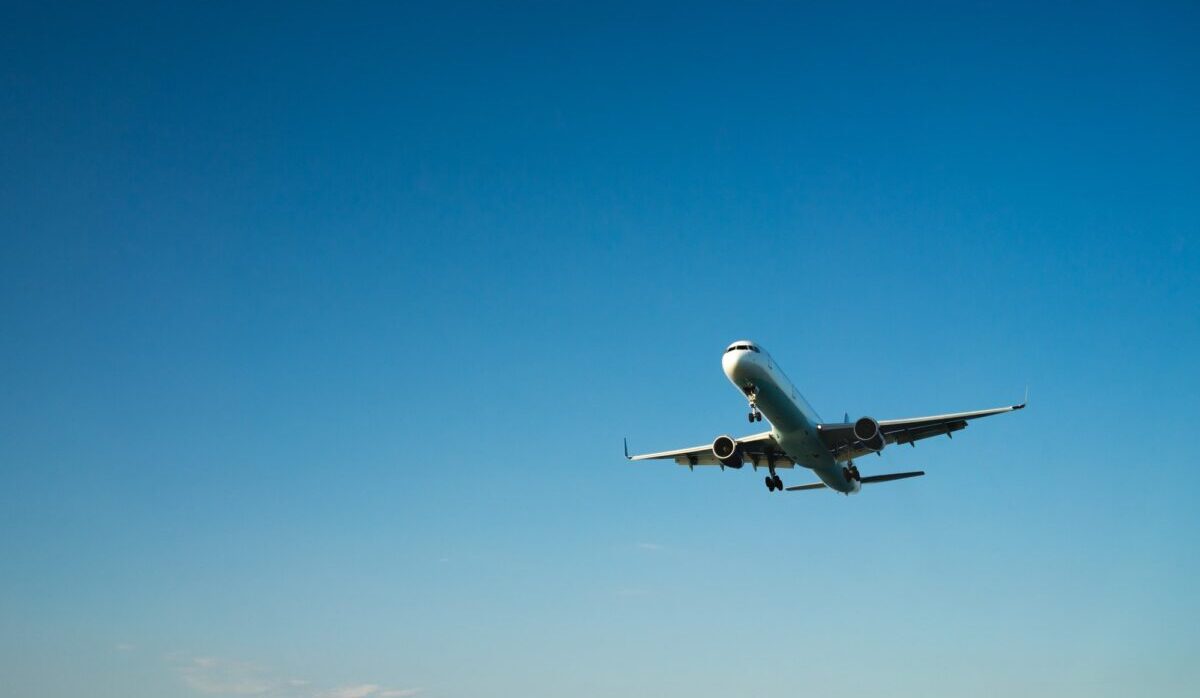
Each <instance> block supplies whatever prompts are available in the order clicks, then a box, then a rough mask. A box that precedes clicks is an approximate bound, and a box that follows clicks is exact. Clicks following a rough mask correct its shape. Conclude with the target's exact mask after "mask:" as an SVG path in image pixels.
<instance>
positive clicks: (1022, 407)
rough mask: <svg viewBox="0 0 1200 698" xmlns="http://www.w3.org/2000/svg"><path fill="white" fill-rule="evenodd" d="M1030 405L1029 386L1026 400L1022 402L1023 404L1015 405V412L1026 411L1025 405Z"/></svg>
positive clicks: (1026, 387)
mask: <svg viewBox="0 0 1200 698" xmlns="http://www.w3.org/2000/svg"><path fill="white" fill-rule="evenodd" d="M1028 404H1029V386H1028V385H1027V386H1025V398H1024V399H1023V400H1021V404H1019V405H1013V409H1014V410H1021V409H1025V405H1028Z"/></svg>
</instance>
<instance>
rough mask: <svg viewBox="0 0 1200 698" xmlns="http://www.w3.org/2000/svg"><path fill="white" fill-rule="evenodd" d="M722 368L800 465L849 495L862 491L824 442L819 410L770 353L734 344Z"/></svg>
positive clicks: (724, 357)
mask: <svg viewBox="0 0 1200 698" xmlns="http://www.w3.org/2000/svg"><path fill="white" fill-rule="evenodd" d="M746 345H749V343H746ZM735 346H737V345H736V344H735ZM721 367H722V368H724V369H725V375H726V376H727V377H728V378H729V380H730V382H732V383H733V384H734V385H735V386H737V388H738V390H740V391H741V392H742V394H743V395H744V396H746V397H747V398H748V399H749V400H750V402H751V403H752V404H753V405H756V406H757V407H758V409H759V410H760V411H761V412H762V413H763V415H764V416H765V417H766V418H767V421H769V422H770V423H771V435H772V436H773V437H774V439H775V441H776V443H778V444H779V447H780V448H782V449H783V450H784V452H785V453H787V455H788V456H789V457H790V458H791V459H792V460H793V461H795V462H796V464H797V465H802V466H804V467H806V468H809V469H810V470H812V471H813V472H814V473H815V474H816V476H817V477H819V478H820V479H821V482H824V483H825V484H826V485H827V486H828V487H829V488H830V489H832V490H835V491H837V492H844V493H847V494H849V493H852V492H857V491H858V490H859V488H860V487H861V485H860V484H859V483H858V481H856V480H853V479H848V478H847V477H846V476H845V474H844V472H843V469H842V466H841V465H840V464H839V463H838V462H837V461H836V460H835V459H834V457H833V454H832V453H830V452H829V449H828V448H827V447H826V446H825V444H824V443H823V442H822V441H821V435H820V434H819V433H818V431H817V425H818V424H820V423H821V420H820V418H819V417H818V416H817V413H816V412H815V411H813V408H812V406H811V405H809V404H808V401H807V400H805V399H804V396H803V395H801V394H800V392H799V391H798V390H796V387H795V386H794V385H792V382H791V381H790V380H788V377H787V376H786V375H784V373H783V370H782V369H780V368H779V366H778V365H777V364H776V363H775V361H774V360H773V359H771V355H770V354H768V353H767V352H766V351H765V350H763V349H762V348H761V347H758V346H757V345H753V349H743V348H735V347H734V346H731V347H730V348H729V349H727V350H726V351H725V354H724V356H722V357H721Z"/></svg>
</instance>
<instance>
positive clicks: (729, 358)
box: [721, 351, 750, 383]
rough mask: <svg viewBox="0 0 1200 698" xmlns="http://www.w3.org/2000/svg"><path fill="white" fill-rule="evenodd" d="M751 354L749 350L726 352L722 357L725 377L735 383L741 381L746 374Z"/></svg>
mask: <svg viewBox="0 0 1200 698" xmlns="http://www.w3.org/2000/svg"><path fill="white" fill-rule="evenodd" d="M749 355H750V352H748V351H729V352H725V356H723V357H721V368H723V369H724V370H725V377H726V378H728V379H729V380H731V381H733V382H734V383H740V382H741V379H742V378H744V377H745V374H746V369H747V364H748V363H749V358H748V357H749Z"/></svg>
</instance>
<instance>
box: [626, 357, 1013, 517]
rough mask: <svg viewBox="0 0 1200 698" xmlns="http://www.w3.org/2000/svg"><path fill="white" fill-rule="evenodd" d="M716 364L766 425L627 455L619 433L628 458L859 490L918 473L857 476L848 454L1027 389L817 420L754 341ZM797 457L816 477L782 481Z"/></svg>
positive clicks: (775, 483)
mask: <svg viewBox="0 0 1200 698" xmlns="http://www.w3.org/2000/svg"><path fill="white" fill-rule="evenodd" d="M721 367H722V368H723V369H724V370H725V376H726V377H728V378H729V380H730V382H732V383H733V384H734V386H736V387H737V389H738V390H739V391H740V392H741V393H742V394H743V395H744V396H745V398H746V399H747V400H748V401H749V403H750V413H749V415H747V419H748V420H749V421H750V422H761V421H762V419H763V417H764V415H765V416H766V418H767V421H768V422H769V423H770V425H771V429H770V430H769V431H764V432H761V433H758V434H751V435H749V436H743V437H740V438H737V439H735V438H733V437H731V436H726V435H722V436H718V437H717V438H716V439H715V440H713V442H712V443H711V444H704V445H701V446H693V447H691V448H680V449H676V450H673V451H660V452H658V453H644V454H641V455H635V456H631V455H629V442H628V440H626V442H625V458H627V459H628V460H631V461H637V460H674V461H675V462H676V463H678V464H679V465H686V466H688V468H689V469H691V468H695V467H696V466H697V465H719V466H721V469H722V470H724V469H725V468H741V467H742V466H743V465H745V464H746V463H750V464H751V465H752V466H753V467H754V469H755V470H758V469H759V468H760V467H765V468H767V471H768V473H769V474H768V475H767V476H766V484H767V491H769V492H775V491H777V490H787V491H789V492H794V491H798V490H817V489H824V488H829V489H831V490H833V491H835V492H841V493H843V494H846V495H850V494H855V493H857V492H858V491H859V490H861V489H862V486H863V485H869V484H874V483H877V482H890V481H892V480H903V479H905V478H910V477H920V476H922V475H924V474H925V471H923V470H920V471H913V472H907V473H888V474H886V475H868V476H865V477H864V476H863V475H861V474H860V473H859V471H858V466H856V465H855V464H854V459H855V458H858V457H859V456H863V455H867V454H870V453H874V454H876V455H882V451H883V449H884V447H885V446H887V445H888V444H897V445H899V444H909V445H910V446H912V447H914V448H915V447H916V445H917V444H916V442H917V441H920V440H921V439H928V438H930V437H934V436H941V435H943V434H945V435H946V436H947V437H948V438H954V437H953V436H951V434H953V433H954V432H956V431H959V430H960V429H965V428H966V427H967V422H968V421H970V420H972V419H978V418H980V417H989V416H991V415H993V414H1000V413H1002V412H1013V411H1015V410H1020V409H1024V407H1025V405H1026V403H1028V402H1029V391H1028V390H1026V392H1025V399H1024V400H1023V401H1022V402H1021V404H1019V405H1008V406H1006V407H994V408H992V409H987V410H976V411H974V412H952V413H949V414H937V415H932V416H929V417H914V418H911V419H884V420H876V419H874V418H873V417H859V418H858V419H857V420H855V421H853V422H851V421H850V419H849V415H848V414H847V415H846V416H845V417H844V418H843V419H842V421H841V422H833V423H823V422H821V419H820V417H818V416H817V413H816V412H815V411H813V408H812V406H811V405H809V404H808V401H807V400H805V399H804V396H803V395H801V394H800V393H799V391H797V390H796V387H795V386H794V385H792V382H791V381H790V380H788V377H787V376H786V375H785V374H784V372H783V369H781V368H780V367H779V364H777V363H775V361H774V359H772V358H771V355H770V354H768V353H767V351H766V350H765V349H763V348H762V346H761V345H759V344H757V343H755V342H752V341H750V340H745V339H744V340H739V341H736V342H734V343H733V344H730V345H729V347H728V348H727V349H725V353H724V354H723V355H722V357H721ZM797 465H799V466H801V467H804V468H808V469H809V470H812V471H813V473H814V474H815V475H816V476H817V478H818V479H819V480H820V482H814V483H812V484H806V485H795V486H793V487H784V486H783V480H781V479H780V477H779V475H778V474H777V473H776V472H775V471H776V470H777V469H780V468H793V467H795V466H797Z"/></svg>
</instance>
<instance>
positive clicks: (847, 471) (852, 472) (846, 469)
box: [842, 463, 862, 482]
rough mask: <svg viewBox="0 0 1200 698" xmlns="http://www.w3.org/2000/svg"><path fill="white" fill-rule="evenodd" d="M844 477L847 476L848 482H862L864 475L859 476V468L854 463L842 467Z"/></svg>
mask: <svg viewBox="0 0 1200 698" xmlns="http://www.w3.org/2000/svg"><path fill="white" fill-rule="evenodd" d="M842 475H843V476H845V478H846V481H847V482H854V481H858V482H862V475H859V474H858V466H857V465H855V464H854V463H847V464H846V465H844V466H842Z"/></svg>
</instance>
